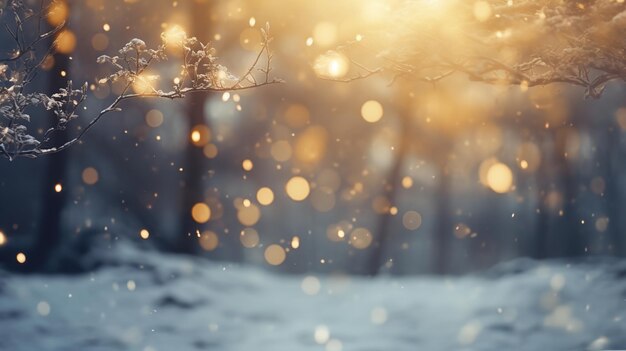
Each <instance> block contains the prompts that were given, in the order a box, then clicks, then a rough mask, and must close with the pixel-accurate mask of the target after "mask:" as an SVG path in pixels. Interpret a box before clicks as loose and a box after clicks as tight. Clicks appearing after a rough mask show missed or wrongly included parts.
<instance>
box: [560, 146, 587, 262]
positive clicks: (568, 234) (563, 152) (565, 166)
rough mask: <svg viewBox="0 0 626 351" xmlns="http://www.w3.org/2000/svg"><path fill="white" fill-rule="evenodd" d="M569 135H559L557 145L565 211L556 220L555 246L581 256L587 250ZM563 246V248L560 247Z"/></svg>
mask: <svg viewBox="0 0 626 351" xmlns="http://www.w3.org/2000/svg"><path fill="white" fill-rule="evenodd" d="M567 139H568V136H567V135H565V136H562V137H561V138H558V137H557V145H556V147H555V152H556V154H555V165H556V167H557V172H558V173H557V174H558V177H559V179H558V181H559V182H560V183H561V187H562V194H563V200H562V203H563V206H562V209H563V213H562V214H559V216H558V217H557V222H556V227H555V229H556V233H555V234H556V236H555V237H556V238H557V240H558V242H557V243H555V244H554V245H555V247H557V248H556V250H557V252H558V253H562V255H564V256H566V257H574V256H580V255H582V254H584V252H585V242H584V240H583V232H582V231H581V228H580V220H579V218H578V209H577V203H578V178H577V176H576V172H575V170H574V169H573V167H572V164H571V163H572V160H571V159H570V157H569V155H568V154H567V151H568V150H567V143H568V140H567ZM559 246H561V249H558V247H559Z"/></svg>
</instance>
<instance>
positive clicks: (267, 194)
mask: <svg viewBox="0 0 626 351" xmlns="http://www.w3.org/2000/svg"><path fill="white" fill-rule="evenodd" d="M256 199H257V201H258V202H259V203H260V204H261V205H263V206H268V205H270V204H272V202H274V192H273V191H272V189H270V188H268V187H262V188H260V189H259V190H258V191H257V192H256Z"/></svg>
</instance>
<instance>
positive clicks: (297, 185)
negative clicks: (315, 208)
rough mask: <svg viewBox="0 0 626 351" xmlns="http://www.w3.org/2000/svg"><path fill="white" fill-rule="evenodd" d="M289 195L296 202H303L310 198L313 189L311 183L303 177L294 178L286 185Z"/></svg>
mask: <svg viewBox="0 0 626 351" xmlns="http://www.w3.org/2000/svg"><path fill="white" fill-rule="evenodd" d="M285 190H286V191H287V195H288V196H289V197H290V198H291V199H292V200H294V201H303V200H304V199H306V198H307V197H308V196H309V193H310V192H311V187H310V186H309V182H308V181H307V180H306V179H304V178H303V177H298V176H296V177H293V178H291V179H289V181H288V182H287V184H286V185H285Z"/></svg>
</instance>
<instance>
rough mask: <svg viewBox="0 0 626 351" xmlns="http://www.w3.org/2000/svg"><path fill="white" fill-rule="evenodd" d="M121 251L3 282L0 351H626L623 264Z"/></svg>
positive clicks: (6, 278)
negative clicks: (282, 263) (457, 264)
mask: <svg viewBox="0 0 626 351" xmlns="http://www.w3.org/2000/svg"><path fill="white" fill-rule="evenodd" d="M112 252H114V254H110V255H109V256H108V257H106V258H105V259H104V260H105V261H106V262H107V264H106V265H105V266H103V267H102V268H101V269H99V270H97V271H95V272H93V273H89V274H85V275H79V276H69V277H68V276H18V275H9V274H6V273H0V350H12V351H20V350H37V351H43V350H63V351H74V350H76V351H81V350H89V351H92V350H93V351H96V350H97V351H99V350H139V351H155V350H156V351H178V350H182V351H185V350H240V351H244V350H268V351H280V350H284V351H299V350H327V351H342V350H343V351H351V350H362V351H366V350H371V351H377V350H380V351H403V350H407V351H409V350H410V351H415V350H428V351H438V350H442V351H444V350H445V351H449V350H532V351H537V350H551V351H556V350H601V349H620V348H622V349H626V320H625V318H626V301H625V298H626V279H625V278H626V262H623V261H595V262H586V263H576V264H571V265H569V264H565V263H562V262H551V263H537V262H533V261H528V260H518V261H514V262H510V263H508V264H505V265H501V266H499V267H497V268H495V269H492V270H490V271H489V272H486V273H483V274H480V275H472V276H466V277H455V278H432V277H402V278H395V277H381V278H377V279H366V278H357V277H347V276H323V277H321V276H320V277H314V276H284V275H276V274H273V273H270V272H267V271H264V270H262V269H258V268H251V267H232V266H223V265H221V264H218V263H211V262H208V261H206V260H203V259H198V258H190V257H182V256H168V255H163V254H158V253H153V252H143V251H139V250H136V249H134V248H132V247H130V246H127V245H122V246H120V247H118V248H116V249H115V250H112Z"/></svg>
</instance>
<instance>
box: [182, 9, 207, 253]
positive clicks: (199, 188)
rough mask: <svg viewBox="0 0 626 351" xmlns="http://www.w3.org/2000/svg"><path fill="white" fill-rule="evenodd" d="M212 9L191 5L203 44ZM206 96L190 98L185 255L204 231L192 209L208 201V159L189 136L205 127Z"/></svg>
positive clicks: (194, 29)
mask: <svg viewBox="0 0 626 351" xmlns="http://www.w3.org/2000/svg"><path fill="white" fill-rule="evenodd" d="M210 9H211V6H210V5H209V3H208V2H207V1H192V2H191V5H190V11H191V14H190V17H191V21H190V23H191V25H190V26H189V27H190V28H189V35H190V36H195V37H197V38H198V39H199V40H200V41H201V42H203V43H206V42H208V41H209V40H210V32H211V26H210V14H211V11H210ZM205 101H206V96H205V94H191V95H190V96H189V97H187V103H188V105H187V144H186V146H185V152H184V166H183V180H182V184H181V186H182V189H181V194H182V199H181V206H180V216H179V218H180V219H179V221H180V232H179V233H177V235H176V242H175V243H174V245H175V247H174V250H175V251H177V252H182V253H193V252H195V251H196V249H197V247H198V237H197V232H198V231H200V232H202V230H201V229H202V228H201V225H199V224H198V223H196V222H195V221H194V220H193V218H192V217H191V208H192V207H193V205H194V204H196V203H198V202H203V201H204V200H205V194H204V193H205V192H204V184H203V181H204V180H206V179H207V177H208V174H209V173H208V168H209V167H208V166H209V165H208V164H209V162H208V160H207V158H206V157H205V156H204V154H203V152H202V148H201V147H197V146H195V145H194V144H193V143H192V142H191V139H190V137H189V135H190V133H191V130H192V129H193V128H194V127H195V126H197V125H206V123H207V121H206V120H205V118H204V103H205Z"/></svg>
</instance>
